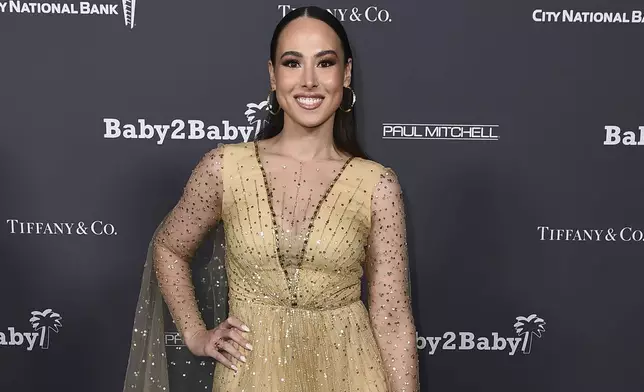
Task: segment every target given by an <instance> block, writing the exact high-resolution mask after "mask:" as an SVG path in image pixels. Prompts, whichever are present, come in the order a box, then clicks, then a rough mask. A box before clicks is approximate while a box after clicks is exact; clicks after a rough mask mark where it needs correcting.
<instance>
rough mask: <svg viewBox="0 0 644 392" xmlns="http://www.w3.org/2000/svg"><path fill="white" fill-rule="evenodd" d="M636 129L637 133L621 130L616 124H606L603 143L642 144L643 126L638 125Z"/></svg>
mask: <svg viewBox="0 0 644 392" xmlns="http://www.w3.org/2000/svg"><path fill="white" fill-rule="evenodd" d="M638 130H639V135H638V134H637V133H636V132H635V131H630V130H622V129H621V128H620V127H618V126H617V125H606V126H605V127H604V131H605V133H606V135H605V138H604V145H605V146H618V145H623V146H644V126H640V127H639V128H638Z"/></svg>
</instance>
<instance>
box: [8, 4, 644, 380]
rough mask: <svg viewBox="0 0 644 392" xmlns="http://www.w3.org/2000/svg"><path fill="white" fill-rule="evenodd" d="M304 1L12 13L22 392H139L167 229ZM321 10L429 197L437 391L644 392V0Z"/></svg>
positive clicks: (17, 367) (13, 298)
mask: <svg viewBox="0 0 644 392" xmlns="http://www.w3.org/2000/svg"><path fill="white" fill-rule="evenodd" d="M304 5H308V4H305V3H276V2H272V1H259V0H256V1H249V0H236V1H216V0H201V1H195V0H183V1H169V0H154V1H152V0H122V1H121V0H100V2H99V1H98V0H89V1H60V2H45V1H40V0H33V1H0V42H1V45H0V59H1V61H0V119H1V122H0V132H1V133H0V134H1V138H0V190H1V191H0V218H1V219H0V223H1V226H0V260H1V263H2V264H1V266H2V268H1V269H0V304H1V309H0V390H2V391H25V392H32V391H33V392H36V391H45V390H47V391H68V392H81V391H82V392H87V391H92V392H117V391H121V390H122V388H123V381H124V376H125V370H126V365H127V360H128V354H129V347H130V338H131V332H132V323H133V319H134V313H135V307H136V300H137V297H138V291H139V288H140V279H141V273H142V270H143V262H144V259H145V254H146V251H147V246H148V242H149V240H150V237H151V235H152V233H153V231H154V229H155V228H156V226H157V224H158V223H159V221H160V220H161V219H162V218H163V216H164V215H165V214H166V213H167V212H168V211H169V210H170V209H171V208H172V207H173V205H174V204H175V203H176V201H177V200H178V198H179V196H180V195H181V192H182V190H183V186H184V184H185V181H186V180H187V178H188V176H189V174H190V171H191V169H192V168H193V167H194V165H195V164H196V163H197V161H198V160H199V158H200V157H201V156H202V155H203V154H204V153H205V152H207V151H208V150H210V149H212V148H214V147H215V146H216V145H217V144H218V143H237V142H243V141H249V140H252V139H253V137H254V135H255V132H256V131H257V130H258V129H259V128H258V127H259V126H260V125H261V121H262V118H263V116H264V114H265V113H264V112H265V110H266V106H265V99H266V96H267V94H268V91H269V84H268V73H267V60H268V55H269V53H268V51H269V41H270V37H271V34H272V31H273V28H274V26H275V25H276V24H277V22H278V21H279V20H280V18H281V17H282V16H284V15H285V14H286V13H287V12H289V10H292V9H294V8H297V7H299V6H304ZM316 5H319V6H322V7H324V8H327V9H328V10H329V12H331V13H333V14H334V15H335V16H336V17H337V18H338V19H340V20H341V21H342V23H343V24H344V26H345V27H346V29H347V32H348V34H349V37H350V40H351V42H352V45H353V47H354V52H355V58H354V61H355V75H354V78H355V82H356V94H357V97H358V101H357V104H356V110H357V115H358V120H359V126H360V138H361V141H362V143H363V144H364V146H365V149H366V150H367V152H368V153H369V155H370V156H371V157H372V158H373V159H374V160H377V161H379V162H381V163H383V164H385V165H386V166H390V167H392V168H393V169H394V170H395V171H396V172H397V173H398V175H399V178H400V181H401V183H402V185H403V189H404V192H405V202H406V209H407V224H408V230H409V234H408V235H409V239H408V240H409V252H410V263H411V276H412V291H413V307H414V316H415V320H416V325H417V328H418V336H417V339H416V342H417V346H418V349H419V353H420V366H421V385H422V391H427V392H430V391H452V392H466V391H467V392H472V391H485V392H488V391H504V392H510V391H516V390H521V391H526V392H537V391H538V392H543V391H548V392H550V391H552V392H555V391H584V392H605V391H619V392H636V391H643V390H644V337H643V336H642V332H641V326H642V325H643V324H644V284H643V283H642V282H643V281H644V258H643V255H644V207H643V206H644V204H643V202H642V200H644V186H643V181H644V180H642V174H641V170H642V168H643V167H644V113H643V112H642V107H643V105H644V93H643V89H642V87H643V86H644V73H642V64H643V62H644V53H643V52H642V50H641V47H642V46H641V43H642V39H643V38H644V4H643V3H642V2H641V1H630V0H619V1H616V0H593V1H588V0H558V1H553V0H538V1H537V0H525V1H509V0H507V1H504V0H494V1H480V0H423V1H420V0H416V1H411V0H407V1H400V0H397V1H393V0H382V1H379V0H368V1H366V0H352V1H345V0H343V1H339V0H329V1H320V2H318V3H317V4H316ZM165 338H166V344H168V346H170V347H175V348H177V349H178V350H180V349H181V345H182V343H181V341H180V339H178V338H177V336H176V334H174V333H173V332H172V331H168V333H167V334H166V337H165ZM184 351H185V350H184ZM205 389H207V387H206V388H205ZM196 390H204V387H203V386H202V387H201V388H195V391H196Z"/></svg>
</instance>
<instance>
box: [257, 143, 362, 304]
mask: <svg viewBox="0 0 644 392" xmlns="http://www.w3.org/2000/svg"><path fill="white" fill-rule="evenodd" d="M253 148H254V154H255V158H256V160H257V165H258V167H259V170H260V172H261V174H262V178H263V179H264V194H265V196H266V203H267V204H268V209H269V211H270V213H271V224H272V228H273V235H274V243H275V253H276V254H277V259H278V264H279V268H280V269H281V270H282V272H283V273H284V278H285V279H286V283H287V286H288V287H289V290H290V291H291V292H290V294H291V305H292V306H295V305H297V297H296V295H295V293H294V292H293V290H292V289H293V288H292V285H291V281H290V278H289V275H288V271H287V269H286V265H285V262H284V254H283V253H282V250H281V249H280V244H279V240H278V238H279V230H280V229H279V227H278V226H277V219H276V218H277V216H276V214H275V209H274V208H273V191H272V190H271V188H270V185H269V183H268V176H267V175H266V169H264V165H263V164H262V158H261V156H260V154H259V143H258V141H257V140H254V141H253ZM353 158H354V157H349V158H348V159H347V160H346V161H345V162H344V164H343V165H342V168H341V169H340V170H339V171H338V173H337V174H336V175H335V177H334V178H333V180H331V183H330V184H329V185H328V187H327V188H326V191H325V192H324V194H323V195H322V197H321V198H320V200H319V201H318V203H317V205H316V206H315V210H314V211H313V216H312V217H311V221H310V222H309V225H308V227H307V228H306V233H305V234H304V241H303V245H302V248H301V249H300V251H299V252H298V254H297V264H296V267H295V268H296V271H297V270H299V269H300V268H301V267H302V263H303V262H304V258H305V257H306V253H307V252H306V248H307V246H308V242H309V237H310V236H311V233H312V232H313V230H314V228H315V221H316V220H318V215H319V212H320V210H321V209H322V207H323V206H324V204H325V203H326V201H327V197H328V195H329V193H331V191H332V190H333V188H334V187H335V184H336V183H337V182H338V180H339V179H340V177H341V176H342V174H343V173H344V171H345V169H346V168H347V166H349V163H350V162H351V161H352V160H353Z"/></svg>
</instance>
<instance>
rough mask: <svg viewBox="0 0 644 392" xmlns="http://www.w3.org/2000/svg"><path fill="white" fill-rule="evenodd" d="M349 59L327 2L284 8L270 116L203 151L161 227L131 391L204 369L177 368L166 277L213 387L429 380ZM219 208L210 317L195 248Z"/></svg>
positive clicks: (162, 385) (379, 388)
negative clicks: (210, 370)
mask: <svg viewBox="0 0 644 392" xmlns="http://www.w3.org/2000/svg"><path fill="white" fill-rule="evenodd" d="M352 68H353V58H352V54H351V48H350V46H349V41H348V39H347V37H346V33H345V32H344V29H343V28H342V25H341V24H340V23H339V22H338V21H337V19H335V18H334V17H333V16H332V15H331V14H329V13H328V12H326V11H325V10H322V9H320V8H317V7H305V8H299V9H296V10H295V11H293V12H292V13H290V14H287V16H286V17H285V18H284V19H283V20H282V21H281V22H280V23H279V25H278V26H277V28H276V30H275V33H274V35H273V39H272V41H271V53H270V60H269V62H268V71H269V79H270V85H271V93H270V96H269V111H270V113H271V114H270V116H269V118H268V121H267V123H266V124H267V125H266V126H265V127H264V128H263V129H262V130H261V131H260V133H259V135H258V137H257V140H255V141H253V142H246V143H238V144H231V145H220V146H219V147H217V148H215V149H213V150H212V151H210V152H209V153H207V154H206V155H205V156H204V157H203V158H202V159H201V161H200V162H199V164H198V165H197V166H196V167H195V169H194V170H193V173H192V175H191V177H190V178H189V179H188V183H187V185H186V187H185V189H184V193H183V196H182V197H181V199H180V200H179V202H178V203H177V205H176V206H175V207H174V208H173V210H172V211H171V212H170V213H169V214H168V216H167V217H166V218H165V219H164V221H163V222H162V224H161V225H160V226H159V228H158V230H157V232H156V233H155V235H154V238H153V240H152V243H151V248H150V252H149V256H148V263H147V264H146V270H145V272H144V287H143V288H142V290H141V296H140V297H139V308H138V313H137V319H136V320H135V333H134V337H133V344H132V352H131V356H130V367H129V369H128V379H127V380H126V386H125V390H126V391H146V392H149V391H161V390H163V391H167V390H168V389H171V392H176V391H187V390H189V389H190V387H187V386H185V385H197V384H194V383H193V384H181V385H183V386H181V385H179V384H177V385H179V386H178V387H177V388H175V387H174V386H173V383H172V382H171V380H169V379H168V374H167V365H166V364H165V358H166V357H165V355H166V354H165V351H164V347H163V343H162V341H161V338H160V336H161V335H162V331H163V327H162V325H163V317H161V314H160V311H159V309H160V305H159V302H160V297H159V296H158V295H157V292H159V293H160V295H162V297H163V299H164V300H165V302H166V303H167V305H168V309H169V310H170V313H171V315H172V318H173V319H174V322H175V324H176V326H177V328H178V330H179V333H180V334H181V336H182V338H183V341H184V342H185V344H186V346H187V347H188V349H189V350H190V352H191V353H192V355H194V356H197V357H212V358H214V359H215V360H216V361H217V366H216V367H215V371H214V374H213V375H212V379H211V380H212V384H213V386H212V390H213V391H215V392H224V391H226V392H228V391H240V392H241V391H252V390H257V391H262V392H264V391H266V392H277V391H280V392H301V391H307V392H328V391H338V392H339V391H347V392H348V391H363V392H417V391H418V390H419V387H418V366H417V353H416V329H415V327H414V320H413V317H412V314H411V306H410V298H409V292H408V282H409V281H408V262H407V245H406V231H405V218H404V206H403V201H402V194H401V188H400V184H399V183H398V179H397V177H396V175H395V174H394V172H393V171H392V170H391V169H388V168H385V167H383V166H382V165H380V164H379V163H377V162H374V161H371V160H368V159H367V158H366V156H365V154H364V153H363V152H362V149H361V148H360V146H359V144H358V142H357V139H356V128H355V122H354V117H353V116H354V112H353V109H354V105H355V103H356V101H357V99H356V95H355V93H354V91H353V89H352V88H351V75H352ZM219 222H221V223H222V224H223V229H224V230H223V232H224V241H223V242H222V244H221V246H219V248H217V249H225V258H224V263H223V265H221V267H222V269H225V271H226V276H225V277H224V276H221V272H220V271H221V270H220V269H218V268H216V267H212V268H213V271H215V272H213V276H214V275H215V274H217V273H218V274H219V275H217V276H216V278H213V279H211V282H212V283H211V284H215V285H217V287H216V289H221V288H226V289H227V293H226V294H227V295H218V294H217V295H215V297H216V298H215V304H214V306H213V307H214V309H215V312H217V310H219V309H224V308H225V307H226V305H228V313H227V314H226V315H225V316H224V317H222V321H221V322H219V323H218V325H217V326H216V327H215V328H212V329H208V328H207V327H206V323H205V322H204V321H203V319H202V316H201V314H200V312H199V308H198V305H197V301H196V299H195V289H194V282H193V280H192V270H191V265H190V261H191V260H192V259H193V257H194V255H195V251H196V249H197V247H198V246H199V245H200V244H201V242H202V241H203V239H204V237H205V235H206V234H207V232H208V231H209V230H210V229H211V228H213V227H215V226H216V225H217V223H219ZM215 253H216V252H215ZM217 260H220V259H219V258H217V257H215V258H213V262H212V263H211V265H213V266H215V265H217V264H216V261H217ZM363 275H365V276H366V278H367V281H368V296H369V300H368V304H367V305H368V310H367V307H366V306H365V304H363V302H362V301H361V299H360V298H361V278H362V277H363ZM146 279H147V280H146ZM148 288H149V289H148ZM209 290H210V288H209ZM198 291H199V290H197V292H198ZM217 292H218V291H217ZM224 318H225V320H223V319H224ZM187 362H190V360H189V361H187ZM194 362H195V363H197V361H194ZM185 374H186V373H184V376H185ZM201 381H202V380H199V383H201ZM203 385H206V384H201V385H200V387H202V388H203ZM206 389H208V386H206Z"/></svg>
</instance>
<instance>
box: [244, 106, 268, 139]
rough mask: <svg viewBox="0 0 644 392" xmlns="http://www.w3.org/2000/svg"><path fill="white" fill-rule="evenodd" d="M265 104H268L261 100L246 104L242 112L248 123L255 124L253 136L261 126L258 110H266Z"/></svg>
mask: <svg viewBox="0 0 644 392" xmlns="http://www.w3.org/2000/svg"><path fill="white" fill-rule="evenodd" d="M267 106H268V101H262V102H260V103H258V104H257V103H247V104H246V107H247V110H246V111H245V112H244V115H245V116H246V119H247V120H248V123H249V124H251V125H255V136H257V133H258V132H259V130H260V128H261V127H262V118H261V116H259V113H258V112H263V111H266V108H267Z"/></svg>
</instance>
